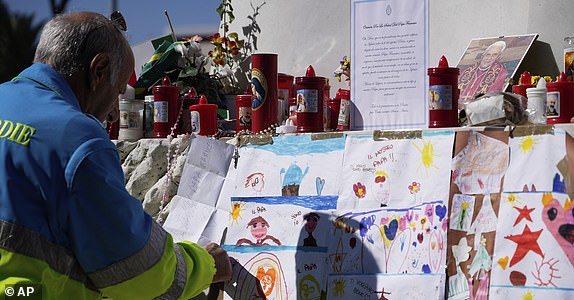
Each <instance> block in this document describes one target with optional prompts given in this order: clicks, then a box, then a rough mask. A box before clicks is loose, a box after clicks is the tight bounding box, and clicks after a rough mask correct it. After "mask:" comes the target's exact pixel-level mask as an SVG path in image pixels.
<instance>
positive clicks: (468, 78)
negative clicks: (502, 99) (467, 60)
mask: <svg viewBox="0 0 574 300" xmlns="http://www.w3.org/2000/svg"><path fill="white" fill-rule="evenodd" d="M504 49H506V42H504V41H496V42H494V43H492V44H491V45H490V46H488V48H486V50H485V51H484V53H482V56H481V58H480V61H479V62H477V63H475V64H474V65H472V66H470V67H468V68H466V69H465V70H464V71H462V73H461V74H460V76H459V78H458V88H459V89H460V97H459V99H458V108H459V109H462V108H464V103H465V102H468V101H472V100H473V99H474V97H475V96H476V95H478V94H486V93H489V92H501V91H502V89H503V88H504V84H505V83H506V80H507V77H508V70H506V67H505V66H504V65H503V64H502V63H500V62H499V61H498V58H499V57H500V55H501V54H502V52H504Z"/></svg>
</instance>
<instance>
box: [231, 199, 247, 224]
mask: <svg viewBox="0 0 574 300" xmlns="http://www.w3.org/2000/svg"><path fill="white" fill-rule="evenodd" d="M231 205H232V206H231V224H233V222H235V223H236V224H239V221H238V220H239V219H243V218H242V217H241V211H243V210H245V208H243V207H244V206H245V203H243V202H233V204H231Z"/></svg>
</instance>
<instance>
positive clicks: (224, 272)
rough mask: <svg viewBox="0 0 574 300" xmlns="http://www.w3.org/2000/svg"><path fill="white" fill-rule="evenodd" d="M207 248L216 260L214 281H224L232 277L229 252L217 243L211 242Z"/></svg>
mask: <svg viewBox="0 0 574 300" xmlns="http://www.w3.org/2000/svg"><path fill="white" fill-rule="evenodd" d="M205 250H207V252H209V254H211V256H213V259H214V260H215V269H216V271H215V275H213V282H223V281H227V280H229V279H231V275H232V270H231V263H230V262H229V256H227V252H225V250H223V249H222V248H221V247H219V245H218V244H216V243H209V244H207V246H205Z"/></svg>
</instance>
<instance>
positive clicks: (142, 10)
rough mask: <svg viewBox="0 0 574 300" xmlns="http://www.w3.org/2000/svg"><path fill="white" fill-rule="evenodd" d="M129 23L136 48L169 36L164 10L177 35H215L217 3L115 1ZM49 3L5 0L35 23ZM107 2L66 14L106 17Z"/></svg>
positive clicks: (82, 2) (47, 13)
mask: <svg viewBox="0 0 574 300" xmlns="http://www.w3.org/2000/svg"><path fill="white" fill-rule="evenodd" d="M116 1H117V7H118V9H119V10H120V11H121V12H122V14H123V15H124V17H125V18H126V21H127V23H128V32H127V37H128V40H129V42H130V44H132V45H134V44H138V43H141V42H145V41H147V40H150V39H152V38H155V37H158V36H162V35H165V34H167V33H169V32H170V31H169V25H168V22H167V19H166V17H165V14H164V11H165V10H167V11H168V13H169V17H170V19H171V22H172V24H173V27H174V30H175V32H176V34H178V35H182V34H190V35H193V34H213V33H215V32H217V29H218V25H219V15H218V14H217V11H216V8H217V6H218V5H219V3H220V1H219V0H164V1H157V0H156V1H150V0H116ZM49 2H50V1H49V0H4V3H5V4H6V5H7V7H8V10H9V11H10V12H12V13H25V14H31V13H33V14H34V22H35V23H39V22H40V21H42V20H47V19H49V18H50V17H51V16H52V15H51V10H50V3H49ZM110 7H111V4H110V1H109V0H69V1H68V5H67V7H66V11H67V12H70V11H81V10H87V11H95V12H99V13H101V14H104V15H106V16H108V15H109V14H110V9H111V8H110Z"/></svg>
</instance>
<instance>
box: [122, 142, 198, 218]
mask: <svg viewBox="0 0 574 300" xmlns="http://www.w3.org/2000/svg"><path fill="white" fill-rule="evenodd" d="M114 142H115V144H116V147H117V148H118V152H119V155H120V160H121V163H122V169H123V171H124V176H125V180H126V189H127V191H128V192H129V193H130V194H131V195H132V196H134V197H135V198H137V199H138V200H140V201H141V202H142V205H143V207H144V210H145V211H146V212H147V213H148V214H150V215H151V216H152V217H153V218H154V219H156V218H157V217H158V215H160V206H161V200H162V198H163V197H164V194H165V193H166V195H165V196H166V197H167V198H166V199H167V200H170V199H171V198H172V197H173V196H174V195H175V194H176V193H177V188H178V186H179V180H180V179H181V174H182V172H183V166H184V163H185V159H186V158H187V152H188V149H189V136H188V135H187V136H186V135H181V136H179V137H177V138H174V139H173V140H171V141H169V140H168V139H141V140H138V141H136V142H129V141H114ZM168 151H169V153H170V157H171V159H170V163H168V159H167V157H168ZM168 165H169V170H170V173H171V180H168ZM168 181H169V182H168ZM167 213H169V205H166V207H164V208H163V209H162V212H161V217H162V219H164V220H165V217H166V216H167Z"/></svg>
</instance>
